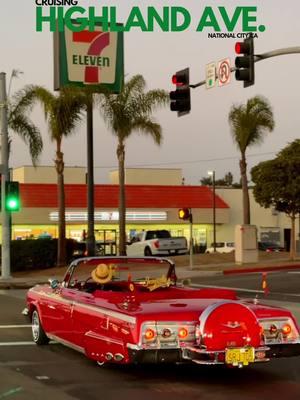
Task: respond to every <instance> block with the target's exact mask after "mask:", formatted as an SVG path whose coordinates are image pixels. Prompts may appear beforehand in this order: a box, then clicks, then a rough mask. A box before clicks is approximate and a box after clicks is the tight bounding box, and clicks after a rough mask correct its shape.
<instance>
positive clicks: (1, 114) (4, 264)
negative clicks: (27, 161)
mask: <svg viewBox="0 0 300 400" xmlns="http://www.w3.org/2000/svg"><path fill="white" fill-rule="evenodd" d="M0 124H1V125H0V134H1V204H2V212H1V214H2V244H1V257H2V261H1V279H7V278H10V224H9V212H8V211H7V210H6V207H5V199H6V182H7V181H8V178H9V175H8V173H9V170H8V129H7V96H6V74H5V73H4V72H1V73H0Z"/></svg>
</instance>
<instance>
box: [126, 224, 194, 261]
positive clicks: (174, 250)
mask: <svg viewBox="0 0 300 400" xmlns="http://www.w3.org/2000/svg"><path fill="white" fill-rule="evenodd" d="M187 251H188V246H187V240H186V238H185V237H184V236H179V237H177V236H176V237H172V236H171V233H170V232H169V231H167V230H166V229H158V230H149V231H141V232H139V233H137V234H136V235H135V236H134V237H133V238H132V239H131V241H130V243H128V245H127V250H126V252H127V255H128V256H137V257H140V256H152V255H153V256H158V255H170V254H186V253H187Z"/></svg>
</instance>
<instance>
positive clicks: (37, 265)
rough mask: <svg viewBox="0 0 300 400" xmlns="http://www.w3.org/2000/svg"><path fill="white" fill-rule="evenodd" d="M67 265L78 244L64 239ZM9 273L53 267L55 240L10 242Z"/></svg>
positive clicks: (54, 261)
mask: <svg viewBox="0 0 300 400" xmlns="http://www.w3.org/2000/svg"><path fill="white" fill-rule="evenodd" d="M66 246H67V263H69V262H70V261H71V260H72V258H73V253H74V251H75V250H76V249H77V247H78V244H77V242H76V241H75V240H72V239H66ZM10 259H11V272H16V271H27V270H33V269H46V268H51V267H55V265H56V261H57V239H26V240H12V241H11V247H10Z"/></svg>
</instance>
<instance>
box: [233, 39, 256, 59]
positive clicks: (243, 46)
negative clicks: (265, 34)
mask: <svg viewBox="0 0 300 400" xmlns="http://www.w3.org/2000/svg"><path fill="white" fill-rule="evenodd" d="M251 40H252V42H251ZM234 48H235V52H236V54H248V55H250V54H252V53H253V51H254V49H253V39H245V41H244V42H236V44H235V47H234Z"/></svg>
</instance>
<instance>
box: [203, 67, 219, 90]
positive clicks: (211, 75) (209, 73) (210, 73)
mask: <svg viewBox="0 0 300 400" xmlns="http://www.w3.org/2000/svg"><path fill="white" fill-rule="evenodd" d="M205 77H206V89H210V88H213V87H214V86H215V84H216V63H214V62H212V63H209V64H206V67H205Z"/></svg>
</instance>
